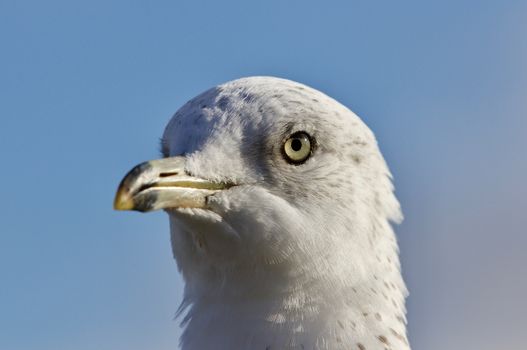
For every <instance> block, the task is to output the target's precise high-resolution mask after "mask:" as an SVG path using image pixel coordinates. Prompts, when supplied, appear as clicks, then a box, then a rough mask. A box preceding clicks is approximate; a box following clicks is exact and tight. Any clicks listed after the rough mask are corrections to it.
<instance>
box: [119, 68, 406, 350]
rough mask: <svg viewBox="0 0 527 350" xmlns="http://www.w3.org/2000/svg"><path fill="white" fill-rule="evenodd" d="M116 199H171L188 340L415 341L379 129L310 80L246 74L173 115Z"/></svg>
mask: <svg viewBox="0 0 527 350" xmlns="http://www.w3.org/2000/svg"><path fill="white" fill-rule="evenodd" d="M161 149H162V155H163V157H162V158H161V159H157V160H151V161H148V162H144V163H141V164H139V165H138V166H136V167H135V168H133V169H132V170H131V171H130V172H129V173H128V174H127V175H126V176H125V177H124V178H123V180H122V181H121V184H120V185H119V188H118V190H117V194H116V197H115V202H114V207H115V209H118V210H136V211H141V212H148V211H152V210H159V209H162V210H165V211H166V212H167V213H168V217H169V220H170V237H171V243H172V250H173V254H174V257H175V260H176V262H177V266H178V268H179V270H180V272H181V274H182V276H183V279H184V281H185V289H184V298H183V301H182V304H181V306H180V308H179V310H178V315H181V316H182V317H183V320H182V327H184V330H183V334H182V336H181V338H180V347H181V348H182V349H184V350H197V349H199V350H207V349H262V350H278V349H348V350H349V349H357V350H366V349H367V350H376V349H379V350H385V349H391V350H408V349H410V346H409V344H408V340H407V336H406V309H405V298H406V296H407V294H408V293H407V289H406V287H405V284H404V281H403V279H402V277H401V269H400V263H399V249H398V245H397V240H396V238H395V234H394V231H393V228H392V224H394V223H399V222H400V221H401V220H402V214H401V210H400V205H399V202H398V200H397V199H396V197H395V195H394V187H393V184H392V177H391V174H390V171H389V169H388V167H387V165H386V162H385V160H384V158H383V156H382V155H381V153H380V151H379V147H378V145H377V141H376V139H375V136H374V135H373V133H372V132H371V131H370V129H369V128H368V127H367V126H366V125H365V124H364V123H363V122H362V120H361V119H360V118H359V117H358V116H357V115H355V114H354V113H353V112H352V111H350V110H349V109H348V108H346V107H345V106H344V105H342V104H340V103H339V102H337V101H336V100H334V99H332V98H330V97H328V96H327V95H325V94H323V93H322V92H319V91H317V90H315V89H312V88H310V87H308V86H305V85H303V84H300V83H297V82H293V81H290V80H285V79H280V78H274V77H249V78H242V79H238V80H234V81H230V82H227V83H225V84H222V85H219V86H216V87H214V88H212V89H210V90H207V91H205V92H204V93H202V94H200V95H198V96H197V97H195V98H193V99H192V100H190V101H189V102H187V103H186V104H185V105H184V106H183V107H181V108H180V109H179V110H178V111H177V112H176V113H175V115H174V116H173V117H172V119H171V120H170V122H169V123H168V125H167V126H166V129H165V131H164V134H163V137H162V139H161Z"/></svg>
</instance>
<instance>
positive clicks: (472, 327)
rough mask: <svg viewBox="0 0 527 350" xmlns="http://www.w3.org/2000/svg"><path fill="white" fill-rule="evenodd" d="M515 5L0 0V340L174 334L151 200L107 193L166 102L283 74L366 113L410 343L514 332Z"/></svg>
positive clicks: (172, 282) (156, 340) (112, 339)
mask: <svg viewBox="0 0 527 350" xmlns="http://www.w3.org/2000/svg"><path fill="white" fill-rule="evenodd" d="M526 14H527V4H526V3H525V2H522V1H499V2H498V1H464V0H462V1H441V2H424V1H405V2H391V1H382V2H381V1H378V2H373V1H368V2H367V1H341V2H336V1H328V2H322V1H319V2H311V1H288V2H285V1H261V2H248V1H222V2H219V1H216V2H214V1H208V2H207V1H192V2H191V1H184V2H183V1H180V2H176V1H157V2H149V1H96V0H94V1H90V2H82V3H81V2H73V1H45V2H42V1H13V0H11V1H10V0H3V1H2V2H0V45H1V46H0V47H1V55H0V67H1V68H0V96H1V103H0V118H1V123H2V124H1V125H2V126H1V128H0V156H1V159H2V164H3V165H2V172H1V175H0V180H1V182H2V186H1V187H0V198H1V200H0V219H1V229H0V310H1V311H0V348H1V349H12V350H15V349H16V350H18V349H54V350H56V349H78V350H82V349H108V350H109V349H112V350H115V349H127V350H134V349H174V348H176V344H177V339H178V336H179V334H180V330H179V327H178V322H176V321H173V317H174V314H175V311H176V309H177V307H178V304H179V302H180V300H181V295H182V283H181V279H180V277H179V276H178V273H177V269H176V266H175V263H174V261H173V259H172V257H171V251H170V246H169V235H168V223H167V219H166V217H165V215H164V214H163V213H154V214H150V215H141V214H136V213H122V212H114V211H112V208H111V206H112V199H113V195H114V191H115V189H116V186H117V184H118V182H119V180H120V178H121V177H122V176H123V175H124V173H125V172H126V171H127V170H128V169H129V168H130V167H131V166H133V165H135V164H136V163H138V162H140V161H143V160H147V159H151V158H154V157H157V156H158V140H159V137H160V136H161V133H162V130H163V127H164V125H165V123H166V122H167V121H168V119H169V118H170V116H171V115H172V114H173V113H174V112H175V111H176V110H177V109H178V108H179V107H180V106H181V105H182V104H183V103H184V102H185V101H187V100H188V99H190V98H192V97H193V96H194V95H196V94H198V93H199V92H201V91H203V90H205V89H207V88H209V87H211V86H214V85H216V84H218V83H221V82H224V81H227V80H231V79H235V78H238V77H242V76H249V75H274V76H281V77H285V78H289V79H293V80H297V81H300V82H303V83H305V84H308V85H311V86H313V87H315V88H317V89H319V90H322V91H324V92H326V93H327V94H329V95H331V96H332V97H334V98H336V99H338V100H339V101H341V102H342V103H344V104H345V105H347V106H348V107H350V108H351V109H352V110H354V111H355V112H356V113H357V114H359V115H360V116H361V117H362V118H363V119H364V120H365V121H366V122H367V124H368V125H369V126H370V127H371V128H372V129H373V130H374V132H375V133H376V134H377V137H378V139H379V143H380V145H381V149H382V150H383V152H384V154H385V156H386V158H387V161H388V163H389V165H390V167H391V169H392V172H393V173H394V176H395V183H396V187H397V194H398V196H399V198H400V200H401V202H402V205H403V208H404V212H405V216H406V220H405V222H404V223H403V224H402V225H401V226H399V227H398V228H397V232H398V235H399V241H400V244H401V251H402V255H401V257H402V262H403V268H404V273H405V277H406V280H407V282H408V284H409V288H410V291H411V297H410V298H409V300H408V308H409V322H410V325H409V331H410V340H411V342H412V343H413V347H414V348H415V349H428V350H435V349H444V348H450V349H463V348H470V349H481V350H487V349H488V350H491V349H498V348H502V349H511V350H514V349H522V348H523V346H524V340H523V339H522V338H523V333H524V331H525V325H526V324H527V316H526V315H527V312H526V311H527V303H526V302H525V295H527V281H526V277H525V266H526V264H527V255H526V254H525V252H524V248H525V246H526V245H527V235H525V227H526V224H527V222H526V220H525V217H526V215H525V210H526V209H527V203H526V198H527V188H526V186H525V182H524V181H525V178H526V177H527V160H526V156H525V150H526V149H527V140H526V139H527V138H526V137H525V135H526V134H527V102H526V101H527V65H526V64H525V62H527V18H526V17H527V15H526Z"/></svg>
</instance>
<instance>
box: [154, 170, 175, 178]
mask: <svg viewBox="0 0 527 350" xmlns="http://www.w3.org/2000/svg"><path fill="white" fill-rule="evenodd" d="M178 174H179V173H178V172H177V171H172V172H167V173H160V174H159V177H169V176H175V175H178Z"/></svg>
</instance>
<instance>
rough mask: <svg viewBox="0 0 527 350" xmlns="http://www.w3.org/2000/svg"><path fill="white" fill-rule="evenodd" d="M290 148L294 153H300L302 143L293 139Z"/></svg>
mask: <svg viewBox="0 0 527 350" xmlns="http://www.w3.org/2000/svg"><path fill="white" fill-rule="evenodd" d="M291 148H292V149H293V151H295V152H298V151H300V149H301V148H302V141H300V139H293V141H291Z"/></svg>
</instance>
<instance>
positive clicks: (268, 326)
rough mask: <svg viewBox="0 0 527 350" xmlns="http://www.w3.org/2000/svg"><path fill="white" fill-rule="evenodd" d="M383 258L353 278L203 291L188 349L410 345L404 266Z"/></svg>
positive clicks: (190, 319)
mask: <svg viewBox="0 0 527 350" xmlns="http://www.w3.org/2000/svg"><path fill="white" fill-rule="evenodd" d="M382 263H383V262H381V261H377V264H374V266H375V267H376V268H375V269H374V271H375V272H374V274H373V278H365V279H363V280H361V281H356V282H355V283H356V284H354V285H343V284H340V285H339V284H337V283H333V284H331V283H328V281H327V280H325V281H323V282H321V283H308V284H303V285H299V284H296V285H293V284H291V283H290V284H289V285H288V286H287V288H279V289H275V290H274V291H273V292H272V293H269V290H266V291H265V293H258V292H256V293H255V292H252V293H249V294H245V292H247V291H245V292H244V295H239V294H238V295H233V294H230V295H226V294H223V293H218V294H213V295H211V294H210V293H203V294H201V295H202V297H200V298H198V299H196V300H193V301H192V305H191V306H190V309H189V312H188V315H187V317H186V319H185V320H186V322H187V326H186V329H185V332H184V334H183V337H182V344H183V349H184V350H193V349H341V348H342V349H349V348H350V347H351V348H352V349H385V348H389V349H394V350H395V349H401V350H402V349H405V350H406V349H409V346H408V343H407V340H406V321H405V316H404V315H405V309H404V297H405V293H406V292H405V289H404V284H403V283H402V279H401V276H400V273H399V270H398V269H391V270H390V269H386V268H384V269H383V266H384V265H383V264H382Z"/></svg>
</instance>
